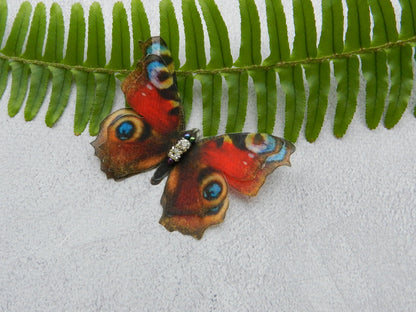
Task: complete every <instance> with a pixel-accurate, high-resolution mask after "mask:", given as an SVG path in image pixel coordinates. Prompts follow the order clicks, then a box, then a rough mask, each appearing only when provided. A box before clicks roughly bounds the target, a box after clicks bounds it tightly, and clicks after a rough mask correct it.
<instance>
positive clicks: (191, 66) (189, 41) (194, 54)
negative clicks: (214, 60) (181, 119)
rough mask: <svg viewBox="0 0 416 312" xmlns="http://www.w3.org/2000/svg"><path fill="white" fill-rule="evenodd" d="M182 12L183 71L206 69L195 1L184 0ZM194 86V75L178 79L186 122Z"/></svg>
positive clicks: (189, 112) (199, 17)
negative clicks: (183, 35)
mask: <svg viewBox="0 0 416 312" xmlns="http://www.w3.org/2000/svg"><path fill="white" fill-rule="evenodd" d="M182 12H183V13H182V15H183V25H184V28H185V55H186V62H185V64H184V65H183V66H182V68H181V69H182V70H183V71H192V70H195V69H200V68H205V66H206V62H207V60H206V56H205V50H204V31H203V29H202V22H201V16H200V15H199V13H198V10H197V8H196V4H195V1H194V0H183V1H182ZM193 86H194V77H193V76H192V75H186V76H179V77H178V90H179V94H180V95H181V100H182V104H183V108H184V113H185V121H186V122H187V121H188V120H189V117H190V115H191V110H192V100H193V96H192V91H193Z"/></svg>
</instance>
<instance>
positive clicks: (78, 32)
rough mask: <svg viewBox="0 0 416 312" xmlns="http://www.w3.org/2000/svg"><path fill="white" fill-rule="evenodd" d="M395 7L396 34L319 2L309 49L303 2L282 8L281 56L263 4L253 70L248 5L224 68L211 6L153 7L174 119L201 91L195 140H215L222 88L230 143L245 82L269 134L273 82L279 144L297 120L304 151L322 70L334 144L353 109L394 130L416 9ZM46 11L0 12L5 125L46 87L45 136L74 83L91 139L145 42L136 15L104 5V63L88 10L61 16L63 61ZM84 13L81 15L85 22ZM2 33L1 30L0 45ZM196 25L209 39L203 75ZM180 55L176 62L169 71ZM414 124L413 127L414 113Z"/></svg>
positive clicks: (375, 1)
mask: <svg viewBox="0 0 416 312" xmlns="http://www.w3.org/2000/svg"><path fill="white" fill-rule="evenodd" d="M398 1H399V3H398V4H400V6H401V9H402V12H401V15H400V16H401V17H400V21H398V22H399V23H400V26H401V27H400V32H399V31H398V29H397V25H396V15H395V13H394V10H393V6H392V3H391V1H390V0H367V1H361V0H347V1H346V4H347V6H346V10H344V9H343V5H342V0H325V1H322V6H321V10H322V33H321V36H320V42H319V45H317V37H318V35H317V31H316V26H315V14H314V7H313V6H312V2H311V0H293V17H294V19H293V20H294V26H295V39H294V42H293V50H292V51H290V48H289V46H290V45H289V40H288V33H287V32H288V31H287V23H286V16H285V12H284V10H283V5H282V2H281V0H265V4H266V16H267V21H265V22H267V35H266V38H263V40H266V41H268V42H269V46H270V55H269V56H268V57H267V58H265V59H264V60H263V61H262V55H261V53H260V51H261V49H260V47H261V42H260V38H261V32H260V29H261V24H262V23H263V21H261V20H260V19H259V14H258V10H257V6H256V4H255V2H254V0H239V11H240V17H241V34H242V35H241V45H240V49H239V50H240V53H239V56H238V58H237V59H236V60H233V58H232V55H231V47H230V40H229V37H228V28H227V25H226V23H225V21H224V19H223V18H222V16H221V12H220V10H219V9H218V7H217V5H216V3H215V1H214V0H198V4H199V7H197V4H196V3H195V0H182V3H181V4H182V5H181V8H182V16H178V17H176V14H175V7H174V6H173V4H172V1H171V0H161V1H160V2H159V13H160V35H161V36H162V37H163V38H164V39H165V41H166V42H167V44H168V45H169V47H170V49H171V51H172V55H173V58H174V62H175V65H176V68H177V69H178V70H177V78H178V79H177V80H178V89H179V92H180V93H181V98H182V102H183V105H184V111H185V117H186V119H188V118H189V116H190V113H191V110H192V101H193V87H194V80H195V79H198V80H199V81H200V83H201V87H202V102H203V130H204V134H205V135H215V134H216V133H217V131H218V127H219V121H220V118H221V116H220V115H221V97H222V93H223V78H224V80H225V82H226V85H227V86H228V98H229V102H228V116H227V118H226V119H227V125H226V131H227V132H238V131H241V130H242V129H243V127H244V123H245V118H246V114H247V105H248V103H247V101H248V86H249V79H248V78H249V77H251V79H252V81H253V85H254V89H255V91H256V95H257V103H256V105H257V115H258V130H259V131H262V132H273V129H274V126H275V122H276V111H277V105H278V103H277V85H276V83H277V82H276V81H277V77H276V75H279V78H280V79H279V80H280V84H281V86H282V88H283V90H284V92H285V95H286V97H285V98H286V101H285V103H284V105H285V125H284V128H285V132H284V135H285V137H286V138H287V139H289V140H291V141H296V140H297V139H298V136H299V133H300V129H301V128H302V125H303V123H304V119H305V109H307V112H306V126H305V137H306V139H307V140H308V141H310V142H313V141H315V140H316V139H317V138H318V136H319V133H320V131H321V128H322V125H323V123H324V119H325V116H326V115H327V107H328V93H329V89H330V83H331V71H330V68H331V64H333V67H334V76H335V78H336V80H337V97H338V100H337V103H336V112H335V116H330V118H334V129H333V131H334V134H335V136H337V137H342V136H343V135H344V134H345V133H346V131H347V129H348V126H349V124H350V123H351V120H352V119H353V117H354V114H355V111H356V108H357V105H365V110H366V122H367V126H368V127H369V128H370V129H375V128H376V127H377V126H378V125H379V124H380V121H381V120H382V119H383V115H384V126H385V127H386V128H392V127H394V126H395V125H396V124H397V122H398V121H399V120H400V118H401V116H402V115H403V113H404V112H405V111H406V108H407V106H408V104H409V99H410V95H411V92H412V88H413V80H414V76H413V65H412V62H413V57H414V46H415V44H416V5H414V4H413V1H412V0H398ZM46 10H47V8H46V7H45V5H44V4H43V3H42V2H39V3H38V4H37V5H36V7H35V9H34V12H33V16H32V17H31V13H32V5H31V4H30V3H29V2H23V3H22V4H21V6H20V9H19V11H18V13H17V15H16V17H15V18H14V20H12V21H8V15H7V14H8V7H7V0H0V44H2V43H4V42H5V43H4V46H3V48H2V49H1V50H0V97H1V95H2V94H3V92H4V90H5V88H6V85H7V81H8V76H9V73H11V78H12V79H11V93H10V98H9V99H8V102H9V104H8V112H9V115H10V116H15V115H16V114H17V113H18V112H19V111H20V110H21V107H22V106H23V105H24V106H25V107H24V116H25V119H26V120H32V119H33V118H35V117H36V115H37V114H38V112H39V110H40V107H41V105H42V104H43V102H44V100H45V98H46V94H47V87H48V84H49V82H50V81H52V91H51V99H50V102H49V106H48V110H47V113H46V116H45V122H46V124H47V125H48V126H49V127H52V126H53V125H54V124H55V123H56V122H57V121H58V120H59V118H60V116H61V115H62V113H63V112H64V110H65V107H66V106H67V104H68V99H69V96H70V92H71V88H72V86H73V84H74V83H75V87H76V93H77V96H76V106H75V119H74V132H75V134H77V135H78V134H80V133H82V132H83V131H84V129H85V128H86V126H87V125H88V123H89V132H90V134H91V135H96V134H97V132H98V129H99V124H100V122H101V120H102V119H103V118H105V116H106V115H107V114H109V113H110V112H111V109H112V106H113V101H114V97H115V93H116V92H117V91H116V77H117V78H119V79H123V77H125V76H126V75H127V74H128V73H129V71H130V70H131V68H132V67H134V66H135V63H136V62H137V60H138V59H139V58H140V57H141V56H142V54H141V53H142V52H141V50H140V47H139V41H140V40H146V39H147V38H148V37H149V36H150V26H149V19H148V14H147V13H146V11H145V9H144V6H143V3H142V2H141V0H131V12H128V11H126V9H125V7H124V4H123V3H122V2H116V3H115V4H114V6H113V15H112V19H113V23H112V34H111V37H112V40H111V42H112V45H111V58H110V60H109V61H108V62H107V60H106V48H109V47H106V44H105V30H104V24H105V23H104V22H105V21H104V18H103V13H102V10H101V7H100V5H99V4H98V3H93V4H92V5H91V6H90V7H89V8H85V7H83V6H82V5H81V4H75V5H73V6H72V9H71V15H70V22H69V30H68V39H67V42H68V44H67V49H66V51H65V53H64V34H65V29H64V20H63V14H62V10H61V7H60V6H59V5H58V4H57V3H54V4H52V6H51V7H50V14H49V21H46V16H47V15H46ZM84 10H88V20H86V19H85V17H84ZM236 10H238V8H236ZM344 16H345V17H346V20H347V29H346V33H345V39H344V29H343V23H342V22H341V21H342V20H343V19H344ZM129 18H131V23H130V25H131V29H130V26H129ZM151 18H154V17H153V16H151ZM182 20H183V26H184V33H185V38H184V44H180V40H181V38H180V33H179V25H178V22H179V21H182ZM371 21H373V28H372V29H371V28H370V27H371ZM8 22H9V23H11V22H12V24H13V25H12V27H11V29H10V33H9V35H8V37H7V40H4V38H3V36H4V32H5V29H6V25H7V23H8ZM203 24H205V25H206V29H207V33H208V39H209V40H208V41H209V51H210V56H209V63H208V64H207V57H206V55H205V40H204V31H203ZM46 25H48V29H47V30H46ZM229 26H230V25H229ZM233 26H235V25H233ZM87 31H88V36H87V35H86V34H87V33H86V32H87ZM86 38H88V42H86V40H85V39H86ZM131 40H133V50H132V51H130V42H131ZM45 41H46V42H45ZM25 42H27V43H26V45H25V44H24V43H25ZM182 46H184V49H185V57H186V61H185V62H184V64H183V66H182V67H180V60H179V52H180V51H179V49H180V47H182ZM43 49H44V50H43ZM43 51H44V52H43ZM85 52H86V60H84V53H85ZM42 53H43V54H42ZM132 60H134V62H133V64H132V62H131V61H132ZM360 64H361V66H360ZM360 73H362V74H363V76H364V78H365V81H366V89H365V91H366V100H365V103H358V102H357V101H358V100H357V95H358V91H359V77H360ZM304 77H305V78H306V80H305V79H304ZM389 77H390V86H389V80H388V79H389ZM305 85H306V86H307V89H306V90H309V92H306V90H305ZM306 94H308V97H306ZM25 101H26V102H25ZM386 102H387V103H386ZM414 115H415V117H416V108H415V109H414Z"/></svg>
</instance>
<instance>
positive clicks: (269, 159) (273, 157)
mask: <svg viewBox="0 0 416 312" xmlns="http://www.w3.org/2000/svg"><path fill="white" fill-rule="evenodd" d="M285 156H286V144H285V143H283V146H282V148H281V149H280V151H279V153H277V154H274V155H271V156H269V157H267V160H266V162H273V161H282V160H283V159H285Z"/></svg>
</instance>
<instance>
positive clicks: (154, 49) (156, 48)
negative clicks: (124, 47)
mask: <svg viewBox="0 0 416 312" xmlns="http://www.w3.org/2000/svg"><path fill="white" fill-rule="evenodd" d="M165 51H169V50H168V48H167V47H165V46H163V45H161V44H160V43H153V44H152V45H151V46H149V47H148V48H147V50H146V54H147V55H149V54H156V55H161V54H162V52H165Z"/></svg>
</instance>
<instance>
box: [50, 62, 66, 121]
mask: <svg viewBox="0 0 416 312" xmlns="http://www.w3.org/2000/svg"><path fill="white" fill-rule="evenodd" d="M49 70H50V71H51V73H52V94H51V100H50V102H49V106H48V111H47V112H46V117H45V123H46V125H47V126H48V127H52V126H53V125H54V124H55V123H56V122H57V121H58V120H59V118H60V117H61V115H62V113H63V111H64V109H65V107H66V106H67V104H68V99H69V94H70V92H71V86H72V73H71V72H70V71H69V70H66V69H62V68H56V67H52V66H51V67H49Z"/></svg>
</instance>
